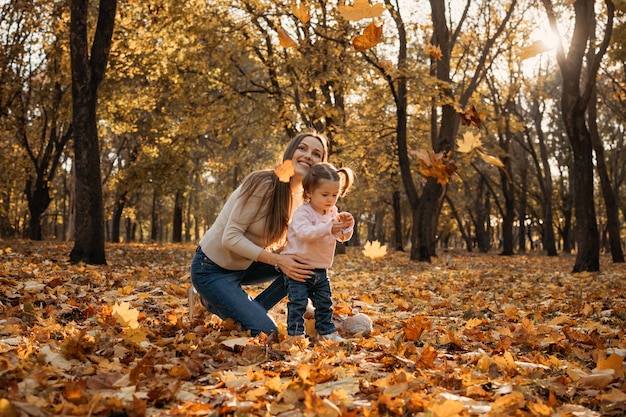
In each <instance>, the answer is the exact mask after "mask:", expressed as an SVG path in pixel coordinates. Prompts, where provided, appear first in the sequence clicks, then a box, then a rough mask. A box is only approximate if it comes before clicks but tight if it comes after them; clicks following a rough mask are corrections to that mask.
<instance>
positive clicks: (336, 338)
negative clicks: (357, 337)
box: [320, 332, 348, 343]
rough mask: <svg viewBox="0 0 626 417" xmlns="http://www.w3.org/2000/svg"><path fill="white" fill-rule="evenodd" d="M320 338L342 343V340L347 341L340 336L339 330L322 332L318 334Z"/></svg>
mask: <svg viewBox="0 0 626 417" xmlns="http://www.w3.org/2000/svg"><path fill="white" fill-rule="evenodd" d="M320 339H324V340H330V341H331V342H336V343H343V342H347V341H348V339H344V338H343V337H341V336H340V335H339V332H332V333H329V334H323V335H321V336H320Z"/></svg>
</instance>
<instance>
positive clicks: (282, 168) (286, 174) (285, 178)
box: [274, 159, 295, 182]
mask: <svg viewBox="0 0 626 417" xmlns="http://www.w3.org/2000/svg"><path fill="white" fill-rule="evenodd" d="M294 172H295V171H294V169H293V162H291V159H286V160H285V161H283V163H282V164H280V165H278V166H276V167H275V168H274V173H275V174H276V176H277V177H278V179H279V180H280V181H281V182H289V180H290V179H291V177H292V176H293V174H294Z"/></svg>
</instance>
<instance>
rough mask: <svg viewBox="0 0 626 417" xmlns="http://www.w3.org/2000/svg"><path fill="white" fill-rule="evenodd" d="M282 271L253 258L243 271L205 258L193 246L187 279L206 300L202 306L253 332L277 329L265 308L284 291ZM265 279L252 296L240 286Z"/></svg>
mask: <svg viewBox="0 0 626 417" xmlns="http://www.w3.org/2000/svg"><path fill="white" fill-rule="evenodd" d="M282 275H283V274H282V273H281V272H279V271H277V270H276V269H275V268H274V267H273V266H271V265H267V264H264V263H262V262H253V263H252V265H250V267H249V268H248V269H246V270H243V271H230V270H228V269H224V268H222V267H220V266H219V265H217V264H216V263H215V262H213V261H212V260H211V259H209V258H208V257H207V256H206V255H205V254H204V252H202V249H201V248H198V249H197V250H196V254H195V256H194V258H193V260H192V262H191V282H192V284H193V286H194V287H195V288H196V290H197V291H198V293H199V294H200V295H201V296H202V298H204V300H205V301H206V304H205V306H206V307H207V308H208V309H209V310H210V311H211V312H212V313H213V314H216V315H218V316H219V317H220V318H222V319H226V318H231V319H233V320H234V321H235V322H237V323H240V324H241V326H242V327H243V328H244V329H245V330H250V333H251V334H252V335H253V336H256V335H258V334H259V333H265V334H267V335H269V334H270V333H272V332H275V333H278V327H277V326H276V322H274V320H273V319H272V318H271V317H270V316H269V314H267V311H268V310H269V309H270V308H272V307H274V306H275V305H276V304H277V303H278V302H279V301H280V300H282V299H283V298H284V297H285V295H287V290H286V288H285V281H284V279H283V276H282ZM267 281H273V282H272V283H271V284H270V285H269V287H267V288H266V289H265V290H264V291H263V292H262V293H260V294H259V295H258V296H257V297H256V298H255V299H252V297H250V295H248V293H246V292H245V291H244V290H243V288H242V286H243V285H253V284H260V283H263V282H267ZM207 304H208V306H207Z"/></svg>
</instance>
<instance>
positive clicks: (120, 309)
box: [112, 301, 139, 329]
mask: <svg viewBox="0 0 626 417" xmlns="http://www.w3.org/2000/svg"><path fill="white" fill-rule="evenodd" d="M112 315H113V317H114V318H115V319H116V320H117V322H118V323H119V324H121V325H122V326H128V327H129V328H131V329H136V328H137V327H139V322H138V321H137V320H138V319H139V310H137V309H136V308H131V307H130V303H129V302H128V301H123V302H122V303H119V304H118V303H115V305H114V306H113V312H112Z"/></svg>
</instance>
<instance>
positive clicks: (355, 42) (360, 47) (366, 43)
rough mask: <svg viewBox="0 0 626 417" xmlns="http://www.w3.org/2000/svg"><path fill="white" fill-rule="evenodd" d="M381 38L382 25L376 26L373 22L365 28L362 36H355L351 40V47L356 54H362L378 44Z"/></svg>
mask: <svg viewBox="0 0 626 417" xmlns="http://www.w3.org/2000/svg"><path fill="white" fill-rule="evenodd" d="M382 36H383V25H380V26H376V25H375V24H374V22H372V23H370V24H369V26H367V27H366V28H365V30H364V31H363V34H362V35H358V36H355V37H354V39H352V46H354V49H355V50H356V51H357V52H363V51H365V50H368V49H370V48H373V47H374V46H376V45H378V44H379V43H380V40H381V38H382Z"/></svg>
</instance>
